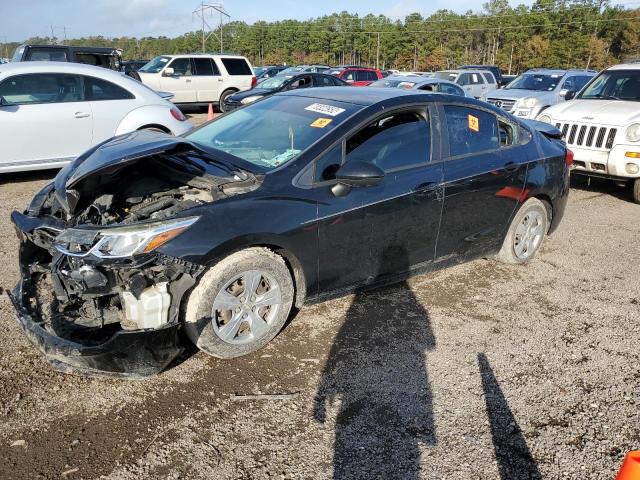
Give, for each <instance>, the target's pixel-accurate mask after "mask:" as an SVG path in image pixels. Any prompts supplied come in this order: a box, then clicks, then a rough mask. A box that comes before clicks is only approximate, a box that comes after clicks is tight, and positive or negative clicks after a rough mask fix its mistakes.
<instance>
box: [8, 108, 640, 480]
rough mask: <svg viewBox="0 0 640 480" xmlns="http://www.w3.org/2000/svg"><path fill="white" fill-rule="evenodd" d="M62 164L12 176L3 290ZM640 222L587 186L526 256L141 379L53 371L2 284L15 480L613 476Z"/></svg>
mask: <svg viewBox="0 0 640 480" xmlns="http://www.w3.org/2000/svg"><path fill="white" fill-rule="evenodd" d="M205 116H206V115H205ZM197 118H200V117H197ZM53 175H54V173H52V172H40V173H30V174H15V175H5V176H3V177H0V255H2V258H3V262H4V265H5V268H4V273H3V275H2V276H1V278H0V286H1V287H2V288H4V289H10V288H12V287H13V285H14V284H15V283H16V281H17V278H18V273H17V256H16V250H17V240H16V238H15V235H14V232H13V229H12V227H11V225H10V222H9V214H10V212H11V211H12V210H13V209H22V208H24V207H25V206H26V204H27V203H28V201H29V200H30V198H31V196H32V195H33V193H34V192H35V191H36V190H37V189H38V188H39V187H41V186H42V185H44V184H45V183H46V182H48V181H50V180H51V179H52V178H53ZM639 219H640V206H639V205H634V204H633V203H631V202H630V194H629V191H628V190H622V189H619V188H618V187H616V186H614V185H612V184H610V183H604V182H594V183H592V185H591V186H587V185H585V184H576V185H574V188H573V189H572V192H571V198H570V202H569V206H568V210H567V213H566V217H565V219H564V222H563V223H562V225H561V227H560V229H559V231H558V232H557V233H556V234H555V235H554V236H553V237H551V238H549V239H547V242H546V243H545V245H544V248H543V250H542V252H541V254H540V255H539V256H538V257H537V258H536V259H535V260H534V261H533V262H532V263H531V264H529V265H526V266H522V267H518V266H505V265H501V264H498V263H496V262H494V261H492V260H478V261H475V262H472V263H469V264H466V265H461V266H458V267H454V268H451V269H448V270H444V271H441V272H438V273H435V274H429V275H423V276H419V277H415V278H413V279H411V280H409V281H408V282H406V283H403V284H400V285H396V286H393V287H390V288H385V289H380V290H376V291H373V292H369V293H366V294H358V295H352V296H349V297H345V298H341V299H338V300H333V301H329V302H325V303H322V304H317V305H313V306H308V307H305V308H303V309H302V310H301V311H300V312H299V313H298V314H297V315H296V316H295V317H294V318H293V320H292V321H291V322H290V324H289V325H288V326H287V327H286V328H285V330H284V331H283V333H282V334H280V335H279V336H278V337H277V338H276V339H275V340H274V341H273V342H272V343H271V344H270V345H268V346H267V347H266V348H264V349H263V350H261V351H259V352H257V353H256V354H253V355H250V356H248V357H244V358H240V359H236V360H232V361H220V360H216V359H212V358H209V357H207V356H205V355H204V354H202V353H197V352H189V353H188V354H186V355H185V356H184V357H183V358H181V359H180V361H179V362H177V363H176V364H175V365H173V366H172V367H171V368H170V369H169V370H168V371H166V372H165V373H163V374H161V375H160V376H157V377H155V378H152V379H149V380H145V381H138V382H131V381H121V380H112V379H95V378H82V377H77V376H69V375H64V374H59V373H56V372H54V371H53V370H52V369H51V368H50V367H49V366H48V365H47V364H46V363H45V361H44V360H43V358H42V357H41V356H40V355H39V354H38V353H37V352H36V351H35V350H34V349H33V348H32V347H31V345H30V344H29V343H28V342H27V340H26V338H25V337H24V335H23V334H22V333H21V332H20V330H19V329H18V326H17V324H16V322H15V319H14V315H13V311H12V308H11V306H10V303H9V301H8V299H7V298H6V296H4V295H3V296H1V298H0V328H1V329H2V332H3V334H2V336H0V418H1V421H0V478H7V479H9V478H11V479H21V478H25V479H26V478H29V479H33V478H99V477H103V478H113V479H137V478H169V479H178V478H215V479H264V478H304V479H307V478H309V479H311V478H313V479H324V478H332V477H334V478H371V479H377V478H384V479H388V478H403V479H412V478H429V479H431V478H438V479H471V478H481V479H502V480H506V479H524V478H541V477H542V478H550V479H559V478H563V479H565V478H566V479H611V478H613V476H614V472H615V471H616V470H617V469H618V467H619V465H620V463H621V461H622V458H623V456H624V454H625V452H626V451H627V450H630V449H638V448H640V418H639V417H638V406H639V405H640V397H639V393H640V371H639V370H638V358H639V349H638V345H639V340H640V322H638V320H639V319H640V279H639V277H638V275H639V272H640V223H639V221H638V220H639ZM247 394H292V396H291V397H290V398H289V397H287V399H283V400H275V399H259V400H244V401H241V399H238V398H236V397H235V396H236V395H247Z"/></svg>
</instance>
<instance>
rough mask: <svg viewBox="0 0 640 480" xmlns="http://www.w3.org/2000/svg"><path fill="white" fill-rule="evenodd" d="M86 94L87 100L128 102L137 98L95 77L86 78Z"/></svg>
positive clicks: (117, 86)
mask: <svg viewBox="0 0 640 480" xmlns="http://www.w3.org/2000/svg"><path fill="white" fill-rule="evenodd" d="M84 85H85V92H86V96H87V100H91V101H99V100H128V99H131V98H135V96H134V95H133V94H132V93H131V92H129V91H128V90H125V89H124V88H122V87H120V86H119V85H116V84H114V83H111V82H107V81H106V80H102V79H100V78H95V77H84Z"/></svg>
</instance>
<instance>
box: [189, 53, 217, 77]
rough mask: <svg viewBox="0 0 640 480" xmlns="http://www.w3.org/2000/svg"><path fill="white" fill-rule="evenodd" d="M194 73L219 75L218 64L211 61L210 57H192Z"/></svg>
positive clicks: (208, 75)
mask: <svg viewBox="0 0 640 480" xmlns="http://www.w3.org/2000/svg"><path fill="white" fill-rule="evenodd" d="M193 68H194V70H195V71H194V73H193V74H194V75H198V76H207V77H212V76H214V75H220V70H218V66H217V65H216V64H215V63H213V60H212V59H210V58H197V57H196V58H194V59H193Z"/></svg>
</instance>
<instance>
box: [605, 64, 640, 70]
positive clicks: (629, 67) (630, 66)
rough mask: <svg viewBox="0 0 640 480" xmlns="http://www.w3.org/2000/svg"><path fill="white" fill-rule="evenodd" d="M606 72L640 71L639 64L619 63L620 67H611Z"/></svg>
mask: <svg viewBox="0 0 640 480" xmlns="http://www.w3.org/2000/svg"><path fill="white" fill-rule="evenodd" d="M607 70H640V63H621V64H620V65H613V66H612V67H609V68H607Z"/></svg>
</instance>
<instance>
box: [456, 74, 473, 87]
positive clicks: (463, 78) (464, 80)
mask: <svg viewBox="0 0 640 480" xmlns="http://www.w3.org/2000/svg"><path fill="white" fill-rule="evenodd" d="M456 83H457V84H458V85H462V86H463V87H465V86H467V85H471V75H470V74H468V73H463V74H462V75H460V76H459V77H458V80H456Z"/></svg>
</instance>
